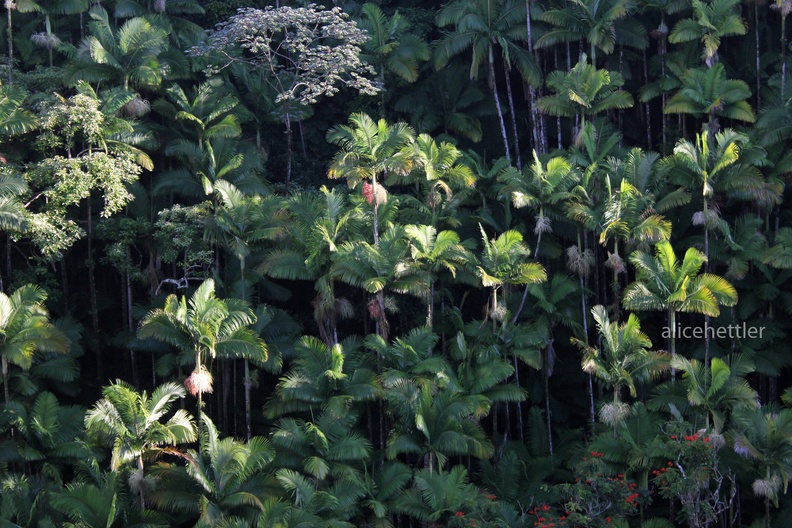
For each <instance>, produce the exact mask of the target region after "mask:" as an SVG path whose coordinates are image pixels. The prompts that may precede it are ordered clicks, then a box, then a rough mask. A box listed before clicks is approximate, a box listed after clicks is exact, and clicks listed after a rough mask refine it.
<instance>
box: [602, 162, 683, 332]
mask: <svg viewBox="0 0 792 528" xmlns="http://www.w3.org/2000/svg"><path fill="white" fill-rule="evenodd" d="M605 187H606V189H607V195H606V196H605V199H604V203H603V211H602V231H600V237H599V242H600V244H602V245H603V246H604V245H606V244H607V243H608V241H609V240H613V253H611V252H610V251H609V252H608V260H607V261H606V263H605V265H606V266H608V267H610V268H612V270H613V284H612V286H613V306H614V311H615V313H616V317H617V318H618V316H619V295H620V293H621V284H620V282H619V274H620V273H625V272H626V269H625V266H624V262H623V260H622V257H621V255H620V254H619V243H624V244H625V245H628V244H630V243H631V242H633V243H634V242H638V243H643V244H648V243H653V242H658V241H660V240H668V239H669V238H670V237H671V221H669V220H666V219H665V218H664V217H663V216H662V215H660V214H657V213H654V212H653V210H654V209H653V205H654V204H653V202H654V199H653V196H651V195H650V196H644V195H643V194H642V193H641V192H640V191H639V190H638V189H637V188H636V187H635V186H633V185H632V184H631V183H630V182H629V181H627V179H626V178H622V180H621V184H620V186H619V189H618V190H616V189H613V187H612V186H611V179H610V174H606V175H605Z"/></svg>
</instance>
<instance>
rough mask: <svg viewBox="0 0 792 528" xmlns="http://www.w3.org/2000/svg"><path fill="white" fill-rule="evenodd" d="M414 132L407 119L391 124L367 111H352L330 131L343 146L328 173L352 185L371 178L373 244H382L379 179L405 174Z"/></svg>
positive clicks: (330, 138)
mask: <svg viewBox="0 0 792 528" xmlns="http://www.w3.org/2000/svg"><path fill="white" fill-rule="evenodd" d="M414 137H415V134H414V132H413V130H412V129H411V128H410V127H409V126H408V125H407V124H406V123H401V122H400V123H396V124H394V125H390V124H388V123H387V121H385V120H384V119H380V120H379V121H376V122H375V121H374V120H373V119H372V118H371V117H369V116H368V115H366V114H352V115H351V116H350V117H349V124H348V125H337V126H335V127H333V128H331V129H330V130H329V131H328V132H327V140H328V141H329V142H330V143H333V144H334V145H338V146H340V147H341V150H340V151H339V152H337V153H336V155H335V156H334V157H333V163H332V164H331V165H330V170H329V171H328V173H327V176H328V177H329V178H331V179H336V178H344V179H346V180H347V183H348V184H349V186H350V187H351V188H353V189H354V188H355V187H357V186H358V184H360V182H363V181H371V186H372V189H371V200H369V203H372V204H373V206H374V216H373V225H374V245H378V244H379V223H378V212H379V206H380V203H381V202H382V201H383V200H384V198H383V197H382V194H383V193H382V192H381V191H379V190H378V189H377V184H378V183H379V182H378V180H379V181H383V180H384V179H385V178H386V177H387V176H388V175H390V174H404V173H407V172H409V171H410V170H411V169H412V162H411V160H410V157H409V156H408V155H405V153H404V148H405V147H406V146H408V145H409V144H410V143H412V142H413V141H414Z"/></svg>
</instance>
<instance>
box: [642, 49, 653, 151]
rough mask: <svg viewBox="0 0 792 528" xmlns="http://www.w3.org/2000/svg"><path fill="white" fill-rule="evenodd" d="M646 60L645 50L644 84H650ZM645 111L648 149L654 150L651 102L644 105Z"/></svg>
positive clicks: (644, 52)
mask: <svg viewBox="0 0 792 528" xmlns="http://www.w3.org/2000/svg"><path fill="white" fill-rule="evenodd" d="M647 62H648V61H647V60H646V50H643V74H644V84H649V68H648V65H647ZM644 111H645V112H646V148H647V149H649V150H651V149H652V109H651V104H650V103H649V101H647V102H645V103H644Z"/></svg>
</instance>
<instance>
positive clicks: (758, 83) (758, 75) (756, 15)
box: [753, 0, 784, 108]
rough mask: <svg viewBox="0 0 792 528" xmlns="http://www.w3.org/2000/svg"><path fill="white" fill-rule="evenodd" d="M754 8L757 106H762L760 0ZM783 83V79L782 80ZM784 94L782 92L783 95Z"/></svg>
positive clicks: (754, 3) (755, 0)
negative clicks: (760, 92)
mask: <svg viewBox="0 0 792 528" xmlns="http://www.w3.org/2000/svg"><path fill="white" fill-rule="evenodd" d="M753 8H754V12H753V15H754V35H755V38H756V108H760V107H761V105H762V96H761V95H760V94H759V91H760V90H761V88H762V55H761V50H760V49H759V2H758V0H754V2H753ZM781 82H782V83H783V81H781ZM783 96H784V94H783V93H782V94H781V97H783Z"/></svg>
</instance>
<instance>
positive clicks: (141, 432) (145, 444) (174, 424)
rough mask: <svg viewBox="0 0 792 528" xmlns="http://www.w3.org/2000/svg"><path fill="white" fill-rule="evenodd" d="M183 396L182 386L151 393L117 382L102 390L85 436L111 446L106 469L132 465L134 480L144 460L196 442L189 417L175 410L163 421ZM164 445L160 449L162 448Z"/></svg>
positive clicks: (170, 385)
mask: <svg viewBox="0 0 792 528" xmlns="http://www.w3.org/2000/svg"><path fill="white" fill-rule="evenodd" d="M185 395H186V392H185V390H184V387H181V386H179V385H177V384H176V383H173V382H170V383H165V384H164V385H160V386H159V387H157V388H156V389H154V391H153V392H152V393H151V396H149V395H148V394H146V392H145V391H143V392H142V393H138V392H136V391H135V389H134V388H133V387H132V386H131V385H129V384H128V383H125V382H123V381H121V380H117V381H116V382H115V383H111V384H110V385H108V386H107V387H104V388H103V389H102V396H103V398H102V399H101V400H99V401H98V402H96V403H95V404H94V406H93V407H92V408H91V410H90V411H88V414H86V416H85V428H86V431H87V433H88V434H93V435H96V436H98V437H99V438H102V439H103V440H105V441H106V442H107V443H109V444H111V445H112V446H113V450H112V459H111V461H110V469H112V470H113V471H116V470H118V469H119V468H120V467H121V466H122V465H124V464H127V463H136V464H137V472H136V474H137V475H138V478H140V479H143V477H144V465H143V460H144V457H149V456H151V455H152V454H153V455H154V456H156V454H157V453H159V452H168V448H169V447H170V446H175V445H176V444H180V443H185V442H193V441H195V439H196V435H195V426H194V424H193V421H192V417H191V416H190V415H189V414H188V413H187V411H185V410H184V409H178V410H177V411H176V412H175V413H174V414H173V415H172V416H171V417H170V418H168V420H167V421H166V422H164V423H163V422H162V421H161V420H162V419H163V418H164V417H166V416H167V415H168V414H169V413H170V409H171V405H172V404H173V402H174V401H176V400H177V399H179V398H183V397H184V396H185ZM164 446H166V447H165V448H164V449H163V447H164ZM145 504H146V503H145V496H144V487H143V486H141V487H140V509H141V510H142V509H143V508H145Z"/></svg>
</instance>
